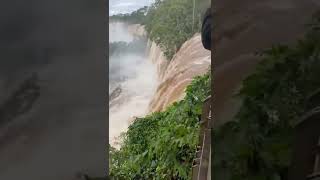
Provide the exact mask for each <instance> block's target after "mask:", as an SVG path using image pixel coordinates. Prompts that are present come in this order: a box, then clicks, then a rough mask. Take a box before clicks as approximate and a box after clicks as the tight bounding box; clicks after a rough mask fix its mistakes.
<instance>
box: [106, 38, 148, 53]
mask: <svg viewBox="0 0 320 180" xmlns="http://www.w3.org/2000/svg"><path fill="white" fill-rule="evenodd" d="M146 47H147V43H146V39H144V38H138V39H134V40H133V41H132V42H124V41H117V42H112V43H109V55H119V54H121V53H122V52H129V53H139V54H140V53H141V52H143V51H145V50H146Z"/></svg>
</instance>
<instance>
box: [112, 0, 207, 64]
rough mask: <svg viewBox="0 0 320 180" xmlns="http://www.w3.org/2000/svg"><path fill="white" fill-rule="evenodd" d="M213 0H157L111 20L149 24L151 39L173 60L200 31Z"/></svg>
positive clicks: (148, 31)
mask: <svg viewBox="0 0 320 180" xmlns="http://www.w3.org/2000/svg"><path fill="white" fill-rule="evenodd" d="M209 7H210V1H209V0H156V2H155V3H154V4H152V5H151V6H150V7H143V8H141V9H138V10H137V11H134V12H132V13H131V14H118V15H114V16H111V17H110V20H120V21H126V22H129V23H137V24H142V25H145V28H146V31H147V33H148V36H149V38H150V39H151V40H152V41H154V42H155V43H156V44H157V45H159V46H160V48H161V49H162V51H163V52H164V54H165V56H166V57H167V59H171V58H172V57H173V55H174V54H175V53H176V52H177V50H178V49H179V48H180V47H181V45H182V44H183V43H184V42H185V41H187V40H188V39H189V38H191V37H192V36H193V35H194V33H196V32H199V31H200V28H201V23H202V18H203V15H204V13H205V10H206V9H207V8H209Z"/></svg>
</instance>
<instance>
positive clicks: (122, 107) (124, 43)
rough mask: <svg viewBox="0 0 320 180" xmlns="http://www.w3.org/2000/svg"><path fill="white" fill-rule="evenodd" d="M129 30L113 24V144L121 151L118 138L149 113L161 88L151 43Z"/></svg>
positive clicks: (110, 107) (125, 26)
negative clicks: (149, 50)
mask: <svg viewBox="0 0 320 180" xmlns="http://www.w3.org/2000/svg"><path fill="white" fill-rule="evenodd" d="M128 27H129V26H128V25H126V24H124V23H120V22H113V23H110V24H109V37H110V40H109V142H110V144H111V145H112V146H114V147H119V139H118V137H119V135H120V134H121V132H125V131H126V129H127V127H128V126H129V124H130V122H131V121H132V120H133V119H134V118H135V117H140V116H145V115H146V114H147V113H148V105H149V103H150V101H151V99H152V96H153V95H154V93H155V90H156V86H157V74H156V67H155V66H154V65H153V64H152V62H151V61H149V60H148V56H147V40H146V38H144V37H137V36H135V35H134V34H132V32H129V31H128V30H129V29H128Z"/></svg>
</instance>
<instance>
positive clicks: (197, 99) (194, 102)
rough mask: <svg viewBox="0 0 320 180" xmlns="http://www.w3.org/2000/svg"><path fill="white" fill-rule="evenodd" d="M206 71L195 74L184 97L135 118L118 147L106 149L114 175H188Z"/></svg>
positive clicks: (207, 80) (206, 91)
mask: <svg viewBox="0 0 320 180" xmlns="http://www.w3.org/2000/svg"><path fill="white" fill-rule="evenodd" d="M210 74H211V73H210V72H209V73H207V74H206V75H203V76H198V77H195V78H194V80H193V81H192V83H191V84H190V85H189V86H188V87H187V88H186V96H185V98H184V99H183V100H181V101H179V102H176V103H174V104H173V105H171V106H170V107H168V108H167V109H166V110H165V111H163V112H156V113H153V114H151V115H148V116H146V117H144V118H136V119H135V121H134V122H133V123H132V124H131V125H130V126H129V128H128V131H127V132H125V133H124V134H123V135H122V140H123V142H122V146H121V148H120V150H117V149H115V148H112V147H111V148H110V149H109V152H110V161H109V163H110V175H111V176H112V177H113V178H114V179H120V180H122V179H124V180H126V179H128V180H129V179H130V180H131V179H181V180H182V179H190V175H191V166H192V161H193V158H194V155H195V151H196V145H197V143H198V142H197V141H198V137H199V123H198V122H199V120H200V119H199V118H200V116H201V111H202V105H203V101H204V99H205V98H206V97H207V96H208V95H209V94H210V87H211V86H210V82H211V81H210Z"/></svg>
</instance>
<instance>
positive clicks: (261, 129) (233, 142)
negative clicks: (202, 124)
mask: <svg viewBox="0 0 320 180" xmlns="http://www.w3.org/2000/svg"><path fill="white" fill-rule="evenodd" d="M318 17H320V16H318ZM318 17H315V18H314V22H313V23H312V24H311V26H310V30H309V31H308V33H307V34H306V36H305V38H304V39H303V40H300V41H299V42H298V43H297V44H296V45H295V46H293V47H289V46H282V45H281V46H275V47H272V48H271V49H269V50H267V51H265V52H263V53H262V58H263V60H262V62H261V63H260V65H259V66H258V68H257V71H256V72H255V73H254V74H253V75H251V76H249V77H248V78H247V79H246V80H245V81H244V82H243V87H242V89H241V91H240V94H239V95H240V96H241V97H242V98H243V105H242V107H241V108H240V111H239V112H238V114H237V117H236V121H233V122H229V123H226V124H225V125H223V126H222V127H220V128H219V129H217V130H215V132H214V134H213V142H214V144H213V146H214V147H215V148H214V152H213V155H214V157H213V161H214V162H213V169H214V172H213V173H212V174H213V176H214V177H215V179H220V180H286V179H287V173H288V166H289V164H290V158H291V146H292V144H291V143H292V141H291V140H292V139H291V138H292V136H293V127H294V124H295V123H296V122H297V120H298V119H299V118H300V117H301V115H302V114H303V113H304V112H305V111H306V109H305V107H306V106H305V105H306V97H308V96H309V95H310V94H312V93H313V92H314V91H315V90H316V89H318V88H319V87H320V78H319V77H320V71H319V69H320V57H319V53H320V31H319V25H320V18H318Z"/></svg>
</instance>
